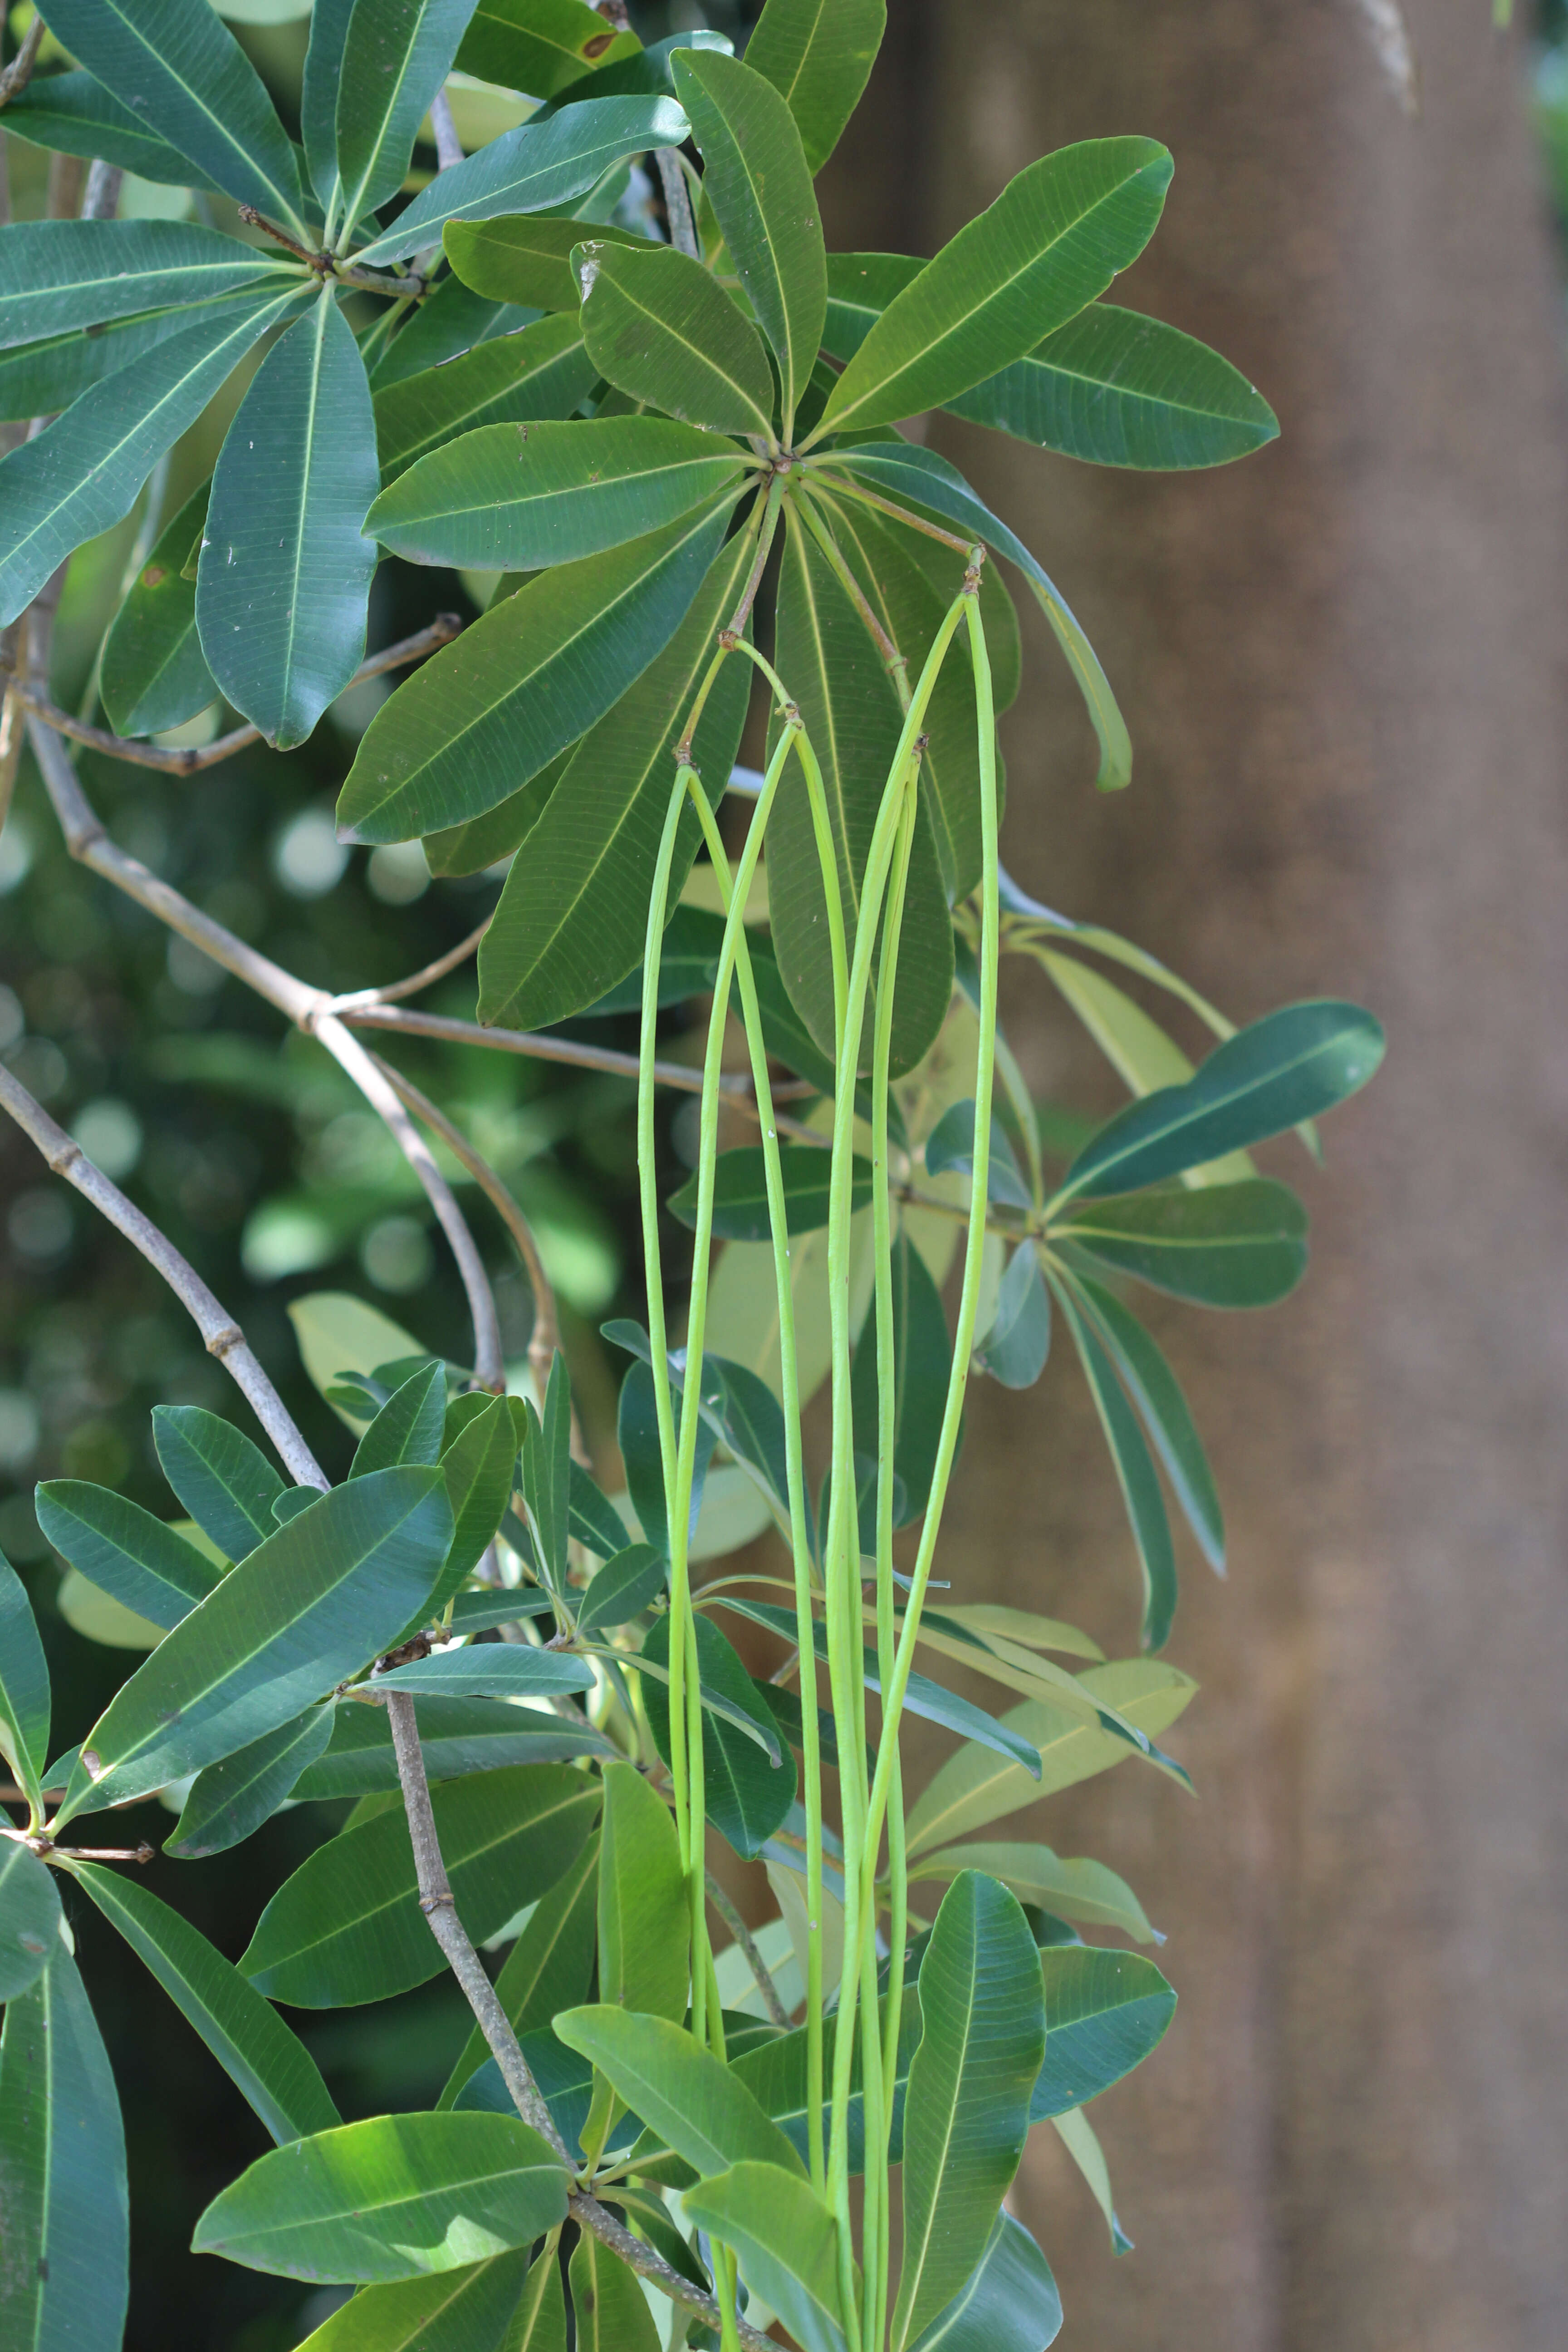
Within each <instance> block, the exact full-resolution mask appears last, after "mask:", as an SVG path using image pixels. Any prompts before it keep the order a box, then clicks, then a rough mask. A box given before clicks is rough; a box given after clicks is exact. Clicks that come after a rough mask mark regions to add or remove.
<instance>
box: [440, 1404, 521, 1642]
mask: <svg viewBox="0 0 1568 2352" xmlns="http://www.w3.org/2000/svg"><path fill="white" fill-rule="evenodd" d="M516 1465H517V1430H516V1426H515V1424H514V1423H513V1421H512V1417H511V1412H510V1407H509V1402H508V1400H507V1399H506V1398H505V1397H489V1398H487V1399H486V1400H485V1401H484V1403H483V1406H482V1408H481V1410H480V1411H479V1412H477V1413H476V1414H475V1415H474V1416H473V1418H472V1420H470V1421H468V1422H467V1423H465V1424H464V1425H463V1427H462V1428H461V1429H460V1430H459V1431H458V1434H457V1435H456V1436H455V1437H453V1438H452V1439H451V1440H450V1441H449V1443H447V1446H446V1450H445V1452H444V1453H443V1454H442V1455H441V1468H442V1471H443V1472H444V1474H445V1475H446V1480H447V1500H448V1501H449V1502H450V1504H451V1506H452V1548H451V1549H450V1551H448V1553H447V1563H446V1566H445V1567H444V1568H443V1569H442V1570H441V1574H440V1578H439V1580H438V1581H437V1586H436V1590H435V1591H434V1592H433V1593H432V1594H431V1596H430V1599H431V1605H432V1607H433V1609H435V1610H436V1611H437V1612H438V1611H440V1610H442V1609H444V1608H445V1607H446V1605H447V1601H449V1600H450V1599H451V1597H452V1595H453V1594H454V1593H455V1592H457V1591H458V1588H459V1586H460V1585H461V1584H462V1581H463V1579H464V1578H465V1577H466V1576H468V1575H469V1574H470V1573H471V1572H472V1570H474V1569H475V1568H477V1567H478V1565H479V1561H480V1559H483V1557H484V1553H485V1548H486V1546H487V1545H488V1544H489V1542H490V1541H491V1539H492V1538H493V1537H494V1535H495V1532H496V1529H497V1528H499V1527H500V1523H501V1516H502V1514H503V1513H504V1511H505V1509H506V1507H507V1504H508V1503H509V1501H510V1498H511V1488H512V1475H513V1472H514V1470H515V1468H516ZM502 1622H505V1621H504V1620H503V1621H502Z"/></svg>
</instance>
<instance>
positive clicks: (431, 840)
mask: <svg viewBox="0 0 1568 2352" xmlns="http://www.w3.org/2000/svg"><path fill="white" fill-rule="evenodd" d="M576 750H577V746H576V745H575V744H574V743H569V744H568V745H567V747H566V749H565V751H558V752H557V753H556V755H555V757H554V759H553V760H552V761H549V763H548V764H547V765H546V766H544V767H542V768H541V770H540V772H539V773H538V775H537V776H533V777H531V778H530V780H529V782H527V783H526V784H524V785H523V787H522V789H521V792H516V793H509V794H508V795H507V797H506V799H505V800H504V801H500V802H498V803H497V804H496V806H495V807H494V808H493V809H487V810H486V812H485V814H484V815H483V816H476V817H472V818H470V819H469V821H468V824H455V825H450V826H448V827H447V828H446V829H445V830H444V831H442V832H440V833H427V834H426V836H425V858H426V864H427V865H428V866H429V868H430V871H431V873H432V874H480V873H482V872H483V871H484V870H485V868H486V867H487V866H495V865H498V864H504V863H505V862H506V861H507V860H508V859H510V857H511V856H512V855H513V853H514V851H516V850H518V849H520V848H521V846H522V844H523V843H524V842H525V841H526V840H527V839H528V836H529V835H530V834H531V832H532V831H533V829H534V827H535V825H536V824H538V823H539V820H540V818H541V817H542V815H543V814H544V811H545V809H546V808H547V807H548V805H549V803H550V796H551V794H552V793H553V791H554V790H555V787H556V785H557V784H558V783H559V782H561V779H562V777H563V775H564V774H565V773H566V771H567V769H568V768H569V767H570V766H571V764H572V761H573V758H574V754H575V752H576ZM492 926H493V919H492ZM487 936H488V934H487Z"/></svg>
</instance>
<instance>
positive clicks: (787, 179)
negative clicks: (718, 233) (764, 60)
mask: <svg viewBox="0 0 1568 2352" xmlns="http://www.w3.org/2000/svg"><path fill="white" fill-rule="evenodd" d="M670 70H671V72H672V73H673V74H674V77H675V88H676V93H677V95H678V97H679V100H680V102H681V104H682V105H683V106H684V107H685V109H686V110H687V113H688V114H689V116H690V118H691V129H692V133H693V135H694V137H695V138H696V141H697V144H698V146H699V148H700V150H701V153H702V162H703V166H704V172H703V181H702V186H703V191H704V194H706V196H707V199H708V201H709V203H710V205H712V207H713V213H714V216H715V218H716V219H717V221H718V223H719V226H720V228H721V230H722V232H723V236H724V243H725V245H726V246H727V247H729V251H730V257H731V260H732V261H733V263H734V265H735V268H736V271H737V273H738V275H739V277H740V280H741V286H742V291H743V292H744V294H745V296H746V298H747V299H748V301H749V302H750V303H751V306H752V310H753V311H754V313H755V315H756V318H757V321H758V324H759V325H760V326H761V328H762V330H763V333H764V334H765V335H766V337H767V339H768V341H769V342H770V343H771V344H772V345H773V354H774V357H775V358H776V359H777V361H778V365H779V386H780V393H781V399H782V406H783V413H784V438H785V441H786V442H787V441H788V439H789V435H790V427H791V421H792V419H793V418H794V415H795V408H796V406H797V405H798V404H799V402H800V399H801V396H802V394H804V393H805V387H806V384H807V383H808V382H809V380H810V376H811V371H812V368H813V365H814V364H815V362H816V350H817V345H818V344H819V343H820V342H821V341H822V321H823V317H824V314H825V311H826V303H827V264H826V256H825V254H824V250H823V243H822V222H821V218H820V216H819V215H818V213H817V209H816V194H815V192H814V190H813V188H812V184H811V173H810V171H809V169H808V168H807V165H806V160H805V151H804V149H803V148H802V145H801V138H800V132H799V131H797V130H796V128H795V118H794V116H793V115H792V114H791V112H790V110H789V107H788V104H787V103H786V101H785V100H784V99H783V98H781V96H780V95H779V92H778V91H777V90H776V89H774V88H773V84H772V82H771V81H768V80H765V79H763V75H762V74H760V73H755V72H753V71H752V68H750V67H749V66H744V65H742V64H741V63H740V62H739V60H738V59H736V58H727V57H724V56H722V55H721V53H720V52H718V51H717V50H713V49H682V50H680V51H679V53H678V54H677V55H676V56H675V57H674V58H671V60H670Z"/></svg>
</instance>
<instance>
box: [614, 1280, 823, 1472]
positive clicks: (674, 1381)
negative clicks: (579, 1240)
mask: <svg viewBox="0 0 1568 2352" xmlns="http://www.w3.org/2000/svg"><path fill="white" fill-rule="evenodd" d="M601 1328H602V1329H603V1331H604V1335H605V1339H613V1340H614V1341H615V1343H616V1347H618V1348H625V1349H627V1350H628V1351H629V1352H630V1353H631V1354H632V1355H634V1356H640V1357H641V1359H642V1360H643V1362H644V1363H645V1364H648V1365H650V1366H651V1364H652V1361H653V1349H652V1346H651V1344H650V1342H649V1339H648V1336H647V1332H646V1331H645V1330H644V1328H643V1327H642V1325H641V1324H640V1323H632V1322H628V1321H626V1320H625V1319H619V1318H618V1319H617V1320H616V1321H614V1322H611V1323H605V1324H604V1325H602V1326H601ZM669 1376H670V1385H671V1388H672V1389H673V1390H675V1391H678V1392H679V1393H682V1394H684V1391H685V1387H686V1351H685V1349H672V1350H671V1351H670V1355H669ZM699 1410H700V1412H701V1415H702V1420H703V1423H704V1425H705V1427H706V1428H707V1430H708V1431H709V1432H710V1433H711V1435H712V1436H714V1437H716V1438H717V1439H718V1441H719V1443H720V1444H721V1445H725V1446H727V1447H728V1448H729V1450H730V1452H731V1454H733V1455H734V1457H735V1459H736V1461H737V1462H741V1463H745V1464H746V1465H749V1466H750V1468H751V1469H752V1470H753V1471H755V1473H756V1474H757V1477H756V1483H757V1484H758V1485H759V1486H762V1487H763V1489H764V1490H765V1492H766V1493H767V1495H768V1496H769V1497H770V1498H771V1500H772V1501H773V1503H774V1504H775V1505H776V1506H777V1507H778V1509H779V1510H780V1511H781V1512H784V1511H787V1510H788V1507H789V1500H788V1497H789V1462H788V1454H787V1450H786V1444H785V1436H784V1408H783V1406H782V1405H781V1404H780V1403H779V1401H778V1399H777V1397H776V1396H774V1394H773V1391H772V1389H770V1388H769V1386H768V1384H767V1382H766V1381H763V1380H759V1379H758V1377H757V1375H756V1373H755V1372H753V1371H752V1370H749V1369H748V1368H747V1366H746V1365H744V1364H735V1363H731V1361H730V1360H729V1359H728V1358H727V1357H724V1356H715V1355H709V1354H707V1353H704V1355H703V1359H702V1393H701V1398H700V1404H699Z"/></svg>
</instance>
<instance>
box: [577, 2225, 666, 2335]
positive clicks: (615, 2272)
mask: <svg viewBox="0 0 1568 2352" xmlns="http://www.w3.org/2000/svg"><path fill="white" fill-rule="evenodd" d="M568 2275H569V2278H570V2281H571V2286H572V2315H573V2319H574V2323H575V2342H576V2346H577V2352H660V2338H659V2332H658V2323H657V2322H656V2320H655V2318H654V2315H653V2313H652V2312H651V2311H650V2310H649V2309H648V2306H647V2300H646V2298H645V2296H644V2294H643V2291H642V2289H641V2287H640V2286H639V2285H638V2284H637V2273H636V2272H635V2271H629V2270H628V2269H627V2268H626V2264H625V2263H623V2262H622V2261H621V2259H620V2257H619V2256H618V2255H616V2254H613V2253H612V2252H610V2250H609V2248H608V2247H607V2246H603V2245H601V2244H600V2242H599V2241H598V2239H597V2238H595V2237H593V2236H592V2235H590V2233H589V2232H588V2231H586V2230H584V2231H583V2233H582V2235H581V2236H580V2237H579V2239H578V2241H577V2242H576V2244H575V2245H574V2247H573V2249H572V2260H571V2263H570V2264H569V2266H568Z"/></svg>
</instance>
